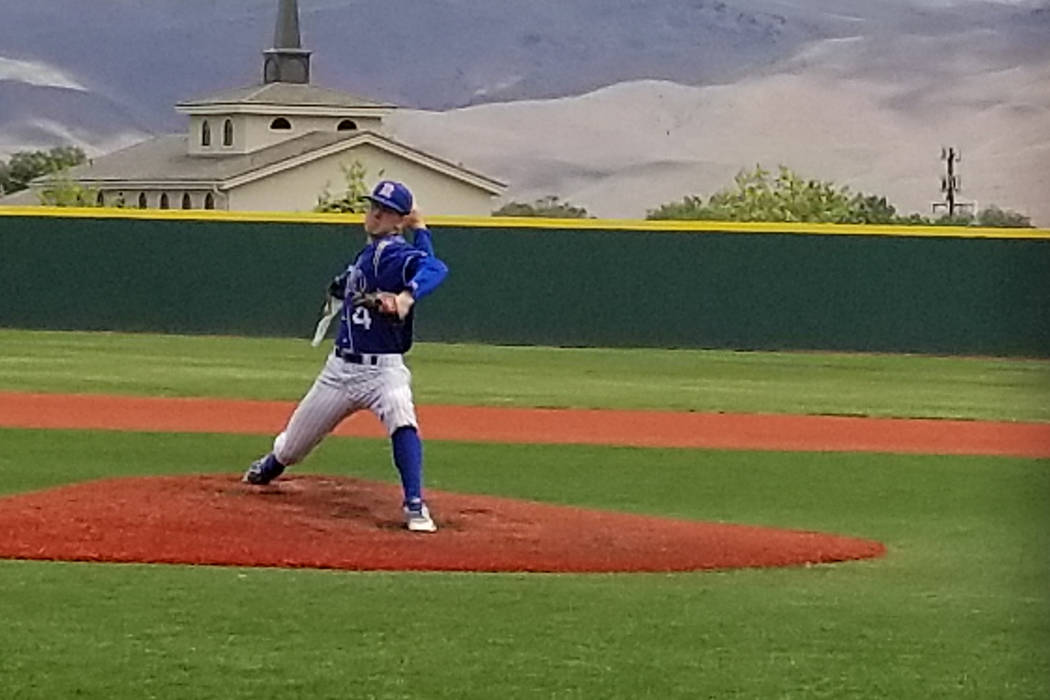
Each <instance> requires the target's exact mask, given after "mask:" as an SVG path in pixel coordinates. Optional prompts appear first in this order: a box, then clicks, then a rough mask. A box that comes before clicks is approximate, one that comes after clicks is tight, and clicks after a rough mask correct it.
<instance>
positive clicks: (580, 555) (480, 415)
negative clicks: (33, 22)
mask: <svg viewBox="0 0 1050 700" xmlns="http://www.w3.org/2000/svg"><path fill="white" fill-rule="evenodd" d="M293 408H294V404H293V403H290V402H279V401H234V400H222V399H161V398H136V397H115V396H114V397H108V396H86V395H74V396H67V395H58V394H26V393H10V392H0V426H7V427H20V428H52V429H55V428H80V429H95V430H149V431H177V432H213V433H252V434H268V435H272V434H275V433H277V432H278V431H280V430H281V428H282V427H283V425H284V422H285V420H286V419H287V417H288V416H289V415H290V413H291V411H292V409H293ZM419 413H420V420H421V422H422V425H423V429H424V431H425V433H426V437H428V438H431V439H442V440H465V441H496V442H515V443H527V442H544V443H583V444H605V445H636V446H644V447H694V448H695V447H702V448H722V449H749V450H755V449H758V450H783V451H791V450H806V451H809V450H813V451H849V452H860V451H868V452H897V453H927V454H950V455H964V454H985V455H1011V456H1018V457H1035V458H1046V457H1050V424H1045V423H1005V422H981V421H952V420H894V419H869V418H848V417H831V416H789V415H732V414H700V413H670V412H659V411H571V410H529V409H504V408H488V407H466V406H421V407H420V408H419ZM335 434H336V435H344V436H364V437H383V436H384V435H385V434H384V432H383V429H382V427H381V426H380V424H379V423H378V421H376V420H375V419H374V418H373V417H371V416H370V415H368V414H358V415H357V416H354V417H353V418H351V419H350V420H348V421H344V423H343V424H342V425H341V426H339V428H338V429H337V430H336V432H335ZM428 499H429V500H430V501H431V503H432V505H433V507H434V511H435V514H436V516H437V520H438V523H439V525H440V530H439V532H437V533H435V534H428V535H420V534H412V533H408V532H406V531H404V530H403V529H402V526H401V520H400V513H399V510H398V507H397V504H398V503H399V501H400V495H399V491H398V489H397V487H396V486H391V485H384V484H376V483H371V482H365V481H359V480H354V479H341V478H332V477H319V476H306V475H303V476H293V477H290V478H287V479H282V480H281V481H279V482H277V484H276V485H275V486H272V487H267V488H264V489H256V488H254V487H249V486H245V485H242V484H240V483H239V482H238V481H237V478H236V475H221V476H216V475H211V476H198V477H153V478H138V479H115V480H106V481H99V482H92V483H85V484H75V485H71V486H65V487H62V488H57V489H52V490H48V491H41V492H35V493H29V494H20V495H15V496H10V497H7V498H2V499H0V533H3V536H2V537H0V557H14V558H25V559H69V560H87V561H120V562H171V563H185V564H223V565H245V566H299V567H319V568H340V569H419V570H477V571H566V572H611V571H688V570H697V569H722V568H734V567H753V566H786V565H798V564H808V563H820V562H834V561H844V560H849V559H860V558H866V557H876V556H880V555H882V554H883V553H884V552H885V548H884V547H883V545H882V544H880V543H878V542H872V541H868V540H860V539H854V538H847V537H838V536H833V535H826V534H821V533H813V532H796V531H786V530H776V529H771V528H759V527H749V526H741V525H725V524H715V523H704V522H697V521H682V520H671V519H666V518H653V517H644V516H636V515H627V514H623V513H611V512H602V511H593V510H585V509H580V508H568V507H561V506H553V505H548V504H541V503H531V502H523V501H514V500H509V499H500V498H494V497H489V496H469V495H463V494H453V493H442V492H438V491H428Z"/></svg>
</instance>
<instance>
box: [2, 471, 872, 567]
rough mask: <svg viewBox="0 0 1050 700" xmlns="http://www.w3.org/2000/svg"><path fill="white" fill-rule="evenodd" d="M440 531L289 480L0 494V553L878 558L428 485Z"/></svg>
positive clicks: (217, 478) (798, 539)
mask: <svg viewBox="0 0 1050 700" xmlns="http://www.w3.org/2000/svg"><path fill="white" fill-rule="evenodd" d="M427 498H428V501H429V502H430V505H431V509H432V510H433V512H434V515H435V520H436V521H437V522H438V525H439V527H440V529H439V531H438V532H437V533H434V534H417V533H409V532H407V531H405V530H404V529H403V527H402V522H401V513H400V508H399V504H400V489H399V487H397V486H394V485H391V484H381V483H375V482H370V481H362V480H359V479H348V478H340V477H328V476H312V475H296V476H292V477H288V478H284V479H281V480H279V481H278V482H275V484H273V485H271V486H268V487H264V488H258V487H253V486H247V485H245V484H241V483H240V482H239V481H238V479H237V477H236V476H231V475H201V476H184V477H147V478H122V479H106V480H102V481H93V482H87V483H81V484H73V485H69V486H64V487H61V488H55V489H50V490H46V491H37V492H32V493H26V494H19V495H15V496H9V497H6V498H2V499H0V533H3V535H2V537H0V557H4V558H18V559H55V560H74V561H107V562H158V563H173V564H214V565H233V566H279V567H312V568H330V569H355V570H384V569H385V570H433V571H547V572H640V571H692V570H698V569H728V568H738V567H761V566H790V565H800V564H811V563H826V562H837V561H844V560H850V559H862V558H869V557H877V556H880V555H882V554H884V553H885V548H884V547H883V545H882V544H881V543H879V542H874V541H870V540H861V539H855V538H849V537H839V536H834V535H827V534H821V533H816V532H800V531H791V530H778V529H772V528H763V527H751V526H744V525H726V524H717V523H707V522H698V521H688V520H673V519H669V518H656V517H649V516H641V515H629V514H625V513H615V512H609V511H598V510H587V509H583V508H574V507H566V506H556V505H550V504H543V503H534V502H528V501H520V500H512V499H506V498H496V497H492V496H477V495H466V494H457V493H449V492H442V491H434V490H431V491H428V493H427Z"/></svg>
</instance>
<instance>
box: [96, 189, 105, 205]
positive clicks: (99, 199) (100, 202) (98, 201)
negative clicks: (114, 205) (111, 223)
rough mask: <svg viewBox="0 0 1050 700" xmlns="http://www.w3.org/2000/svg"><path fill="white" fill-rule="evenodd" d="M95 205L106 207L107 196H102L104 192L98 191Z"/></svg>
mask: <svg viewBox="0 0 1050 700" xmlns="http://www.w3.org/2000/svg"><path fill="white" fill-rule="evenodd" d="M95 204H97V205H98V206H100V207H104V206H106V195H104V194H102V190H99V191H98V196H97V197H95Z"/></svg>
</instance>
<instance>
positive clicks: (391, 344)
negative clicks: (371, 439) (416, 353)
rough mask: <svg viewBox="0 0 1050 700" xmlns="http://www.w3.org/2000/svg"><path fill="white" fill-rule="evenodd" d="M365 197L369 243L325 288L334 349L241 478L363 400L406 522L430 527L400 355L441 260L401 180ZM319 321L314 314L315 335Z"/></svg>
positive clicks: (287, 456) (275, 468)
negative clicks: (379, 427)
mask: <svg viewBox="0 0 1050 700" xmlns="http://www.w3.org/2000/svg"><path fill="white" fill-rule="evenodd" d="M368 199H369V200H370V201H371V208H370V209H369V211H368V213H367V214H366V215H365V223H364V227H365V231H366V232H367V233H368V245H366V246H365V248H364V250H362V251H361V252H360V253H358V255H357V257H356V258H355V259H354V261H353V262H352V263H351V264H350V265H349V266H348V267H347V268H346V270H345V271H344V272H343V273H342V274H340V275H339V276H337V277H336V278H335V279H334V280H333V281H332V284H331V286H330V287H329V290H328V291H329V295H330V297H331V299H330V300H329V303H328V304H327V305H326V309H327V313H326V315H327V316H329V317H331V316H333V315H334V314H335V313H338V314H339V332H338V334H337V336H336V341H335V347H334V348H333V350H332V352H331V354H330V355H329V356H328V359H327V361H326V362H325V365H324V368H323V369H322V370H321V373H320V374H319V375H318V377H317V379H316V380H315V381H314V384H313V386H312V387H311V388H310V391H309V392H307V394H306V396H305V397H303V399H302V401H300V403H299V405H298V406H297V407H296V409H295V411H294V412H293V413H292V416H291V418H290V419H289V420H288V425H287V426H285V429H284V431H283V432H281V434H280V435H278V436H277V437H276V439H275V440H274V442H273V451H272V452H270V453H269V454H267V455H266V456H265V457H262V458H260V459H258V460H256V461H255V462H253V463H252V465H251V467H250V468H249V469H248V471H247V472H245V474H244V479H243V480H244V481H245V482H246V483H249V484H256V485H263V484H268V483H270V482H271V481H273V480H274V479H276V478H277V477H278V476H280V475H281V473H282V472H283V471H284V470H285V467H289V466H291V465H293V464H295V463H297V462H299V461H301V460H302V459H303V458H304V457H306V455H307V454H308V453H309V452H310V450H312V449H313V448H314V447H315V446H316V445H317V444H318V443H319V442H320V441H321V440H322V439H323V438H324V437H325V436H326V435H327V434H328V433H330V432H331V431H332V430H333V429H334V428H335V427H336V426H337V425H338V424H339V423H340V422H341V421H342V420H343V419H344V418H346V417H347V416H349V415H350V414H352V413H354V412H355V411H358V410H360V409H363V408H365V409H368V410H370V411H372V412H373V413H375V414H376V415H377V416H378V417H379V420H381V421H382V422H383V425H384V426H386V429H387V432H388V433H389V435H390V439H391V443H392V447H393V453H394V465H395V466H396V467H397V470H398V472H399V473H400V475H401V484H402V487H403V488H404V501H403V503H402V511H403V514H404V517H405V525H406V527H407V528H408V529H409V530H411V531H413V532H434V531H436V530H437V526H436V525H435V524H434V520H433V518H432V517H431V515H430V510H429V508H428V507H427V505H426V502H425V501H424V500H423V445H422V442H421V441H420V438H419V431H418V423H417V420H416V411H415V406H414V404H413V401H412V388H411V373H410V372H409V370H408V367H406V366H405V362H404V354H405V353H406V352H408V350H409V348H410V347H411V346H412V320H413V317H414V315H415V304H416V302H418V301H419V300H420V299H422V298H423V297H425V296H426V295H428V294H430V293H431V292H433V291H434V290H435V289H437V287H438V285H440V284H441V283H442V282H443V281H444V279H445V276H446V275H447V274H448V267H447V266H446V265H445V263H443V262H442V261H441V260H439V259H438V258H437V257H436V256H435V255H434V249H433V245H432V243H431V234H430V231H429V230H427V228H426V224H425V223H424V221H423V218H422V216H421V215H420V213H419V212H418V211H417V210H416V209H415V207H414V206H413V199H412V193H411V192H410V191H409V190H408V188H407V187H405V185H404V184H402V183H400V182H395V181H392V180H384V181H382V182H380V183H379V184H378V185H376V187H375V189H374V190H373V191H372V194H371V195H369V197H368ZM408 230H411V231H412V232H413V233H414V237H413V242H412V243H409V242H408V241H407V240H406V239H405V238H404V236H403V232H405V231H408ZM340 301H341V302H342V303H341V304H340V303H339V302H340ZM326 327H327V322H326V321H325V319H324V318H322V323H321V324H319V325H318V333H317V335H316V336H315V342H319V337H320V336H322V335H323V334H324V330H325V328H326Z"/></svg>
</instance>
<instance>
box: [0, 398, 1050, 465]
mask: <svg viewBox="0 0 1050 700" xmlns="http://www.w3.org/2000/svg"><path fill="white" fill-rule="evenodd" d="M293 408H295V404H294V403H292V402H287V401H237V400H228V399H196V398H194V399H165V398H142V397H131V396H90V395H72V396H69V395H62V394H23V393H10V392H0V426H7V427H13V428H83V429H93V430H156V431H175V432H213V433H252V434H266V435H274V434H276V433H278V432H280V430H281V428H282V427H283V426H284V423H285V421H286V420H287V419H288V416H289V415H291V412H292V409H293ZM418 410H419V418H420V422H421V425H422V430H423V432H424V434H425V436H426V437H428V438H431V439H436V440H464V441H470V442H518V443H523V442H544V443H581V444H593V445H635V446H640V447H694V448H695V447H701V448H717V449H744V450H779V451H810V450H815V451H832V452H836V451H837V452H897V453H919V454H946V455H967V454H973V455H1009V456H1015V457H1035V458H1046V457H1050V423H1008V422H993V421H960V420H902V419H892V418H851V417H843V416H794V415H755V414H714V413H673V412H668V411H594V410H586V411H581V410H560V409H523V408H494V407H485V406H433V405H428V406H420V407H419V409H418ZM335 434H336V435H346V436H357V437H384V436H385V433H384V432H383V428H382V426H381V425H380V424H379V422H378V421H377V420H376V419H375V418H374V417H372V415H371V414H368V413H359V414H357V415H355V416H353V417H351V418H350V419H349V420H347V421H344V422H343V424H342V425H340V426H339V427H338V428H337V429H336V431H335Z"/></svg>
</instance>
